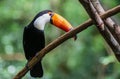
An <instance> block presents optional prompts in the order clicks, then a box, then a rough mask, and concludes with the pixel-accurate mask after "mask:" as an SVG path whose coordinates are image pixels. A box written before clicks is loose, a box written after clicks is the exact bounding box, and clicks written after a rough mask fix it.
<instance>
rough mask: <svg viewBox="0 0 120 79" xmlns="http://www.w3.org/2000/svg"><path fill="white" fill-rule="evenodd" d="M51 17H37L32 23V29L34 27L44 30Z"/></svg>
mask: <svg viewBox="0 0 120 79" xmlns="http://www.w3.org/2000/svg"><path fill="white" fill-rule="evenodd" d="M50 18H51V16H50V15H49V14H43V15H42V16H39V17H38V18H37V19H36V20H35V21H34V27H36V28H37V29H39V30H44V27H45V24H46V23H48V22H50Z"/></svg>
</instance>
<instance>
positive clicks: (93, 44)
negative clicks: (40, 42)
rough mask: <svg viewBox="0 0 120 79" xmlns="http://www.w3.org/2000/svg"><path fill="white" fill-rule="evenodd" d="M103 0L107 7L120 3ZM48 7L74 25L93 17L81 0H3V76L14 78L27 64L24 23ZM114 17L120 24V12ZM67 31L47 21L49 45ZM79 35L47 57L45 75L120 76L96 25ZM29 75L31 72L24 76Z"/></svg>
mask: <svg viewBox="0 0 120 79" xmlns="http://www.w3.org/2000/svg"><path fill="white" fill-rule="evenodd" d="M100 1H101V3H102V5H103V6H104V8H105V9H110V8H112V7H115V6H117V5H120V1H119V0H111V1H110V0H100ZM45 9H50V10H53V11H54V12H57V13H59V14H60V15H62V16H63V17H65V18H66V19H67V20H68V21H69V22H70V23H71V24H72V25H73V26H74V27H76V26H78V25H80V24H81V23H83V22H84V21H86V20H87V19H88V18H89V17H88V15H87V13H86V12H85V10H84V8H83V7H82V6H81V4H80V3H79V2H78V0H0V79H12V78H13V77H14V76H15V75H16V73H18V72H19V71H20V70H21V69H22V68H23V67H24V65H25V64H26V60H25V57H24V53H23V47H22V34H23V29H24V26H26V25H27V24H28V23H29V22H30V21H31V20H32V19H33V17H34V16H35V15H36V14H37V13H38V12H40V11H42V10H45ZM112 18H113V19H114V20H115V21H116V22H117V23H118V24H120V23H119V21H120V13H119V14H117V15H115V16H114V17H112ZM63 33H64V32H63V31H61V30H59V29H57V28H55V27H54V26H52V25H51V24H47V25H46V27H45V37H46V45H47V44H49V43H50V42H52V41H53V40H54V39H56V38H57V37H59V36H60V35H62V34H63ZM77 36H78V39H77V40H76V41H74V40H73V39H69V40H68V41H66V42H64V43H63V44H61V45H60V46H58V47H57V48H55V49H54V50H52V51H51V52H50V53H49V54H47V55H46V56H45V57H44V58H43V61H42V63H43V67H44V76H43V78H41V79H120V64H119V62H118V61H117V60H116V58H115V57H114V55H113V52H112V51H111V49H110V48H109V46H108V45H107V44H106V42H105V41H104V39H103V38H102V37H101V35H100V34H99V32H98V30H97V29H96V27H95V26H92V27H89V28H88V29H86V30H84V31H83V32H81V33H79V34H78V35H77ZM29 78H30V75H29V73H27V75H25V77H23V79H29ZM30 79H32V78H30Z"/></svg>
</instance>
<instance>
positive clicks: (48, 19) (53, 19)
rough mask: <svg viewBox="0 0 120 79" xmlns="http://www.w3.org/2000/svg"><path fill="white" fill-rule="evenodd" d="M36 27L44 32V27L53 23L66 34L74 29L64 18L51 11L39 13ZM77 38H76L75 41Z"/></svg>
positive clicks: (36, 18)
mask: <svg viewBox="0 0 120 79" xmlns="http://www.w3.org/2000/svg"><path fill="white" fill-rule="evenodd" d="M33 23H34V27H36V28H37V29H39V30H44V26H45V24H46V23H51V24H53V25H54V26H56V27H58V28H60V29H62V30H64V31H65V32H68V31H70V30H71V29H73V27H72V25H71V24H70V23H69V22H68V21H67V20H66V19H64V18H63V17H62V16H60V15H59V14H57V13H55V12H52V11H51V10H44V11H42V12H40V13H38V14H37V15H36V16H35V18H34V20H33ZM76 38H77V37H76V36H75V37H74V39H76Z"/></svg>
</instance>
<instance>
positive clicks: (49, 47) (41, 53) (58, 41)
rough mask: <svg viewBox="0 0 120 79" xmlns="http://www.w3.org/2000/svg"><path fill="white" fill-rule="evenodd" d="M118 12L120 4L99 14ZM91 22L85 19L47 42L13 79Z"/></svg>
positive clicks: (109, 14) (19, 76) (21, 75)
mask: <svg viewBox="0 0 120 79" xmlns="http://www.w3.org/2000/svg"><path fill="white" fill-rule="evenodd" d="M119 12H120V6H117V7H115V8H113V9H111V10H108V11H106V12H105V13H104V14H103V15H101V18H102V19H105V18H107V17H110V16H113V15H115V14H117V13H119ZM92 24H93V21H92V20H91V19H89V20H87V21H86V22H84V23H83V24H81V25H79V26H78V27H76V28H74V29H73V30H71V31H70V32H67V33H65V34H64V35H62V36H60V37H58V38H57V39H56V40H54V41H53V42H51V43H50V44H48V45H47V46H46V47H45V48H43V49H42V50H41V51H39V52H38V54H37V55H36V56H35V57H33V58H32V60H31V61H30V62H28V67H29V68H27V67H26V66H25V67H24V68H23V69H22V70H21V71H20V72H19V73H18V74H17V75H16V76H15V77H14V79H21V78H22V77H23V76H24V75H25V74H26V73H27V72H28V71H29V69H31V68H32V67H33V66H34V65H35V64H36V63H37V62H38V61H39V60H41V59H42V58H43V57H44V56H45V55H46V54H47V53H48V52H49V51H51V50H52V49H54V48H56V47H57V46H58V45H60V44H61V43H63V42H64V41H66V40H68V39H69V38H71V37H73V36H74V35H76V34H77V33H79V32H81V31H83V30H85V29H86V28H87V27H89V26H90V25H92Z"/></svg>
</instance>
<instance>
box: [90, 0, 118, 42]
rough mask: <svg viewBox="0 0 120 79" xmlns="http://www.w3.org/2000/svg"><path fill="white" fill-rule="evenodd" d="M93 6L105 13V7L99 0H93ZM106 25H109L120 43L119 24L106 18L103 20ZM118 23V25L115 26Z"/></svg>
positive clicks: (100, 12) (99, 11)
mask: <svg viewBox="0 0 120 79" xmlns="http://www.w3.org/2000/svg"><path fill="white" fill-rule="evenodd" d="M91 2H92V4H93V6H94V7H95V8H96V10H97V12H98V13H99V14H100V15H101V14H103V13H105V10H104V9H103V7H102V5H101V4H100V2H99V0H91ZM103 21H104V23H105V25H106V26H107V27H108V29H109V30H110V32H111V33H112V35H113V36H114V38H115V39H116V40H117V41H118V43H119V44H120V37H119V36H120V31H118V30H120V26H119V27H117V26H118V25H117V24H116V23H115V22H114V21H113V20H112V19H111V18H106V19H104V20H103ZM114 25H117V26H114ZM115 28H117V29H115Z"/></svg>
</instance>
